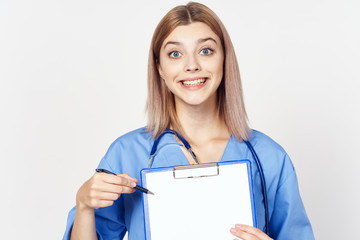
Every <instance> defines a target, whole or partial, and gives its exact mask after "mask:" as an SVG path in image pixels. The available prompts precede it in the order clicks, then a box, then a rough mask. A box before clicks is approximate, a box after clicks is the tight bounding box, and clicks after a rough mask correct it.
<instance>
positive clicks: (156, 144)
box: [149, 129, 269, 235]
mask: <svg viewBox="0 0 360 240" xmlns="http://www.w3.org/2000/svg"><path fill="white" fill-rule="evenodd" d="M167 133H170V134H173V135H175V136H176V137H178V138H179V139H180V141H181V142H182V144H183V145H184V147H185V148H186V150H187V151H188V152H189V153H190V155H191V157H192V158H193V159H194V161H195V163H196V164H199V162H198V160H197V159H196V155H195V154H194V152H193V151H192V150H191V146H190V144H189V143H188V142H187V141H186V140H185V138H183V137H182V136H181V135H180V134H179V133H178V132H176V131H174V130H171V129H166V130H165V131H164V132H162V133H161V134H160V135H159V137H158V138H156V139H155V141H154V144H153V146H152V148H151V152H150V158H149V168H151V166H152V164H153V162H154V156H155V153H156V150H157V146H158V145H159V142H160V139H161V138H162V137H163V136H164V135H165V134H167ZM244 143H245V144H246V145H247V147H248V148H249V150H250V152H251V154H252V156H253V158H254V160H255V163H256V166H257V168H258V170H259V175H260V180H261V192H262V195H263V198H264V209H265V233H266V234H267V235H269V209H268V202H267V193H266V184H265V177H264V172H263V169H262V166H261V163H260V160H259V157H258V156H257V154H256V152H255V150H254V148H253V146H252V145H251V143H250V142H249V141H244Z"/></svg>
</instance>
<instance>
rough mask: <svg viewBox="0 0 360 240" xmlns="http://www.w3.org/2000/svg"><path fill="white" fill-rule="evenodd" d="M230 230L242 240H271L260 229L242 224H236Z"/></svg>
mask: <svg viewBox="0 0 360 240" xmlns="http://www.w3.org/2000/svg"><path fill="white" fill-rule="evenodd" d="M230 232H231V233H232V234H233V235H234V236H236V237H239V238H240V239H243V240H273V239H272V238H270V237H269V236H268V235H266V234H265V233H264V232H262V231H261V230H260V229H258V228H255V227H250V226H248V225H243V224H236V225H235V227H234V228H231V229H230ZM235 240H236V239H235Z"/></svg>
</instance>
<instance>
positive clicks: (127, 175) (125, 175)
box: [117, 173, 139, 183]
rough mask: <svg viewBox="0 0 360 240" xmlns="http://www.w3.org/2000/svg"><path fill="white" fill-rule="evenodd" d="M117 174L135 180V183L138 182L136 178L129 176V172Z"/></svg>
mask: <svg viewBox="0 0 360 240" xmlns="http://www.w3.org/2000/svg"><path fill="white" fill-rule="evenodd" d="M117 176H122V177H125V178H128V179H129V180H131V181H133V182H135V183H138V182H139V180H137V179H136V178H133V177H130V175H129V174H127V173H125V174H118V175H117Z"/></svg>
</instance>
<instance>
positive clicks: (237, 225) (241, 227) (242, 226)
mask: <svg viewBox="0 0 360 240" xmlns="http://www.w3.org/2000/svg"><path fill="white" fill-rule="evenodd" d="M235 227H237V228H240V229H243V228H244V225H242V224H235Z"/></svg>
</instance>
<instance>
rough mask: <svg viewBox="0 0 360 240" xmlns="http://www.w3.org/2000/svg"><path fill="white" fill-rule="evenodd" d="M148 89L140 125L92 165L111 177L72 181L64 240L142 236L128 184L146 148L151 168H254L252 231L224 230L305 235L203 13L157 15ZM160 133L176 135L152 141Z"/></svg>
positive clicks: (229, 59) (287, 186) (137, 201)
mask: <svg viewBox="0 0 360 240" xmlns="http://www.w3.org/2000/svg"><path fill="white" fill-rule="evenodd" d="M148 86H149V88H148V89H149V90H148V102H147V109H148V115H149V123H148V125H147V126H146V127H144V128H140V129H137V130H135V131H132V132H130V133H128V134H125V135H124V136H122V137H120V138H118V139H117V140H116V141H115V142H114V143H113V144H112V145H111V147H110V148H109V150H108V152H107V153H106V155H105V156H104V158H103V159H102V161H101V162H100V164H99V168H102V169H107V171H110V172H113V173H116V174H117V175H116V174H112V175H110V174H106V173H95V174H94V175H93V176H92V177H91V178H90V179H89V180H88V181H86V182H85V183H84V184H83V185H82V186H81V187H80V189H79V191H78V193H77V198H76V200H77V201H76V207H75V208H74V209H73V210H72V211H71V212H70V214H69V219H68V226H67V230H66V233H65V235H64V239H70V238H71V239H72V240H74V239H98V238H100V239H122V238H123V237H124V235H125V233H126V232H127V231H128V236H129V240H141V239H145V232H144V213H143V203H142V201H141V197H142V196H141V194H140V193H139V192H136V191H135V189H134V187H135V186H136V184H137V183H138V180H137V179H139V176H140V171H141V170H142V169H144V168H147V167H148V162H147V159H148V157H149V155H150V153H151V155H152V154H153V152H152V148H153V147H152V146H159V149H162V150H161V151H162V154H159V156H157V161H156V162H155V163H154V166H157V167H167V166H176V165H185V164H189V163H190V164H194V163H195V161H196V163H200V164H202V163H207V162H225V161H232V160H234V159H238V160H241V159H249V160H250V161H251V164H252V165H253V166H256V164H257V165H258V166H262V168H261V167H258V168H255V167H253V168H252V173H251V174H252V178H253V179H254V191H255V196H254V199H255V206H256V208H255V209H256V218H257V219H258V225H257V226H256V227H257V228H256V227H253V226H246V225H242V223H235V222H234V223H233V224H234V225H233V226H229V231H228V232H226V233H224V235H226V234H228V237H231V235H230V234H232V235H233V236H236V237H238V238H241V239H245V240H251V239H257V240H269V239H272V238H276V239H277V240H285V239H292V238H293V236H296V238H297V239H306V240H311V239H313V238H314V237H313V233H312V228H311V225H310V222H309V220H308V218H307V215H306V212H305V210H304V206H303V204H302V201H301V198H300V195H299V191H298V186H297V179H296V174H295V170H294V167H293V165H292V163H291V160H290V159H289V157H288V155H287V154H286V152H285V151H284V150H283V149H282V148H281V147H280V146H279V145H278V144H277V143H275V142H274V141H273V140H271V139H270V138H269V137H267V136H266V135H264V134H262V133H260V132H258V131H255V130H250V129H249V127H248V123H247V116H246V112H245V106H244V103H243V96H242V88H241V80H240V73H239V69H238V65H237V61H236V57H235V53H234V50H233V46H232V43H231V40H230V37H229V35H228V34H227V32H226V29H225V27H224V26H223V24H222V23H221V21H220V20H219V19H218V17H217V16H216V15H215V14H214V13H213V12H212V11H211V10H210V9H208V8H207V7H206V6H204V5H202V4H199V3H189V4H187V5H184V6H178V7H175V8H174V9H172V10H171V11H170V12H169V13H168V14H167V15H166V16H165V17H164V18H163V19H162V20H161V21H160V23H159V25H158V26H157V28H156V30H155V32H154V36H153V39H152V43H151V48H150V55H149V68H148ZM165 132H171V133H174V134H175V135H176V136H177V138H174V137H169V136H167V137H163V138H162V139H161V141H160V138H159V136H163V133H165ZM181 135H182V136H183V137H184V138H185V139H186V140H187V141H184V139H183V138H182V137H181ZM179 139H181V142H183V143H184V145H188V144H187V142H189V143H190V144H191V146H192V147H191V149H192V150H193V152H194V153H193V152H192V151H187V150H189V149H184V147H183V146H180V148H181V150H182V152H181V151H180V149H179V144H178V142H180V141H179ZM154 142H155V143H154ZM185 142H186V144H185ZM169 146H175V148H174V147H169ZM252 146H254V147H252ZM165 150H166V151H165ZM164 152H166V153H164ZM189 152H190V153H189ZM190 155H191V156H190ZM257 156H258V157H259V158H260V160H261V162H260V163H259V162H258V159H257V158H258V157H257ZM262 169H263V170H262ZM263 172H264V173H265V176H263ZM259 175H260V176H261V181H260V180H259ZM265 183H268V185H266V184H265ZM262 194H263V195H262ZM268 215H269V216H271V219H270V221H269V217H268ZM199 224H201V222H199ZM164 227H166V226H164ZM210 230H211V229H209V231H210ZM263 231H265V232H267V233H268V234H265V233H264V232H263ZM188 239H191V236H189V238H188ZM160 240H161V239H160Z"/></svg>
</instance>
